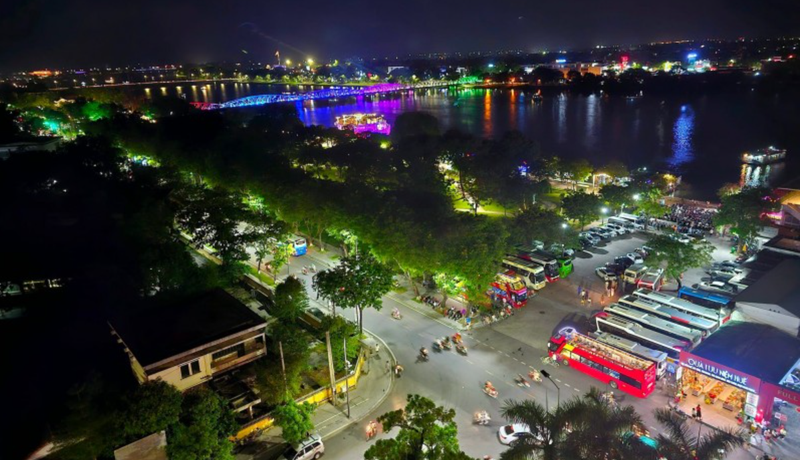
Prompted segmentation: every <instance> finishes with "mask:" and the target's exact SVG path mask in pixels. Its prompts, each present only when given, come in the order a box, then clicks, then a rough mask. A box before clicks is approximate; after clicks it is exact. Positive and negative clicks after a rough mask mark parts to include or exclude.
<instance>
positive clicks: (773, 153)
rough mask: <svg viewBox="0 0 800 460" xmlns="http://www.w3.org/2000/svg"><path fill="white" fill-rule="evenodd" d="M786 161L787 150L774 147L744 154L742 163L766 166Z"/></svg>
mask: <svg viewBox="0 0 800 460" xmlns="http://www.w3.org/2000/svg"><path fill="white" fill-rule="evenodd" d="M784 159H786V149H779V148H775V147H773V146H771V145H770V146H769V147H767V148H763V149H758V150H753V151H750V152H744V153H743V154H742V162H743V163H747V164H750V165H766V164H770V163H777V162H779V161H783V160H784Z"/></svg>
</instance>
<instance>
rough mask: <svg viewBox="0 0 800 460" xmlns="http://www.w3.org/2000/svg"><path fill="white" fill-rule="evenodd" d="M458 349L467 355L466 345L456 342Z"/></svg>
mask: <svg viewBox="0 0 800 460" xmlns="http://www.w3.org/2000/svg"><path fill="white" fill-rule="evenodd" d="M456 351H457V352H459V353H461V354H462V355H464V356H466V355H467V347H465V346H464V345H463V344H460V343H457V344H456Z"/></svg>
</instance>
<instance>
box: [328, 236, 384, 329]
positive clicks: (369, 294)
mask: <svg viewBox="0 0 800 460" xmlns="http://www.w3.org/2000/svg"><path fill="white" fill-rule="evenodd" d="M393 282H394V280H393V278H392V271H391V270H389V268H388V267H386V266H385V265H384V264H382V263H380V262H378V261H377V260H376V259H375V258H374V257H373V256H372V255H371V254H370V253H368V252H367V253H365V252H363V251H362V253H360V254H357V255H351V256H347V257H343V258H342V260H341V262H340V264H339V265H337V266H336V267H333V268H331V269H328V270H325V271H324V272H321V273H319V274H318V275H317V276H315V277H314V289H316V290H317V292H319V295H320V296H321V297H322V298H324V299H328V300H330V301H331V302H332V303H333V304H334V305H336V306H338V307H341V308H354V309H355V310H356V312H357V315H358V325H359V330H363V327H364V325H363V322H362V317H363V312H364V309H365V308H374V309H376V310H380V309H381V307H383V300H382V297H383V296H384V295H385V294H386V293H387V292H389V290H391V288H392V285H393Z"/></svg>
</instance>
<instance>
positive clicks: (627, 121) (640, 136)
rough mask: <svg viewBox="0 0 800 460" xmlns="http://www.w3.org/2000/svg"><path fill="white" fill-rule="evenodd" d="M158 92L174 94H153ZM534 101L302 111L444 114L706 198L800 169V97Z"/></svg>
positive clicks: (451, 120) (492, 99)
mask: <svg viewBox="0 0 800 460" xmlns="http://www.w3.org/2000/svg"><path fill="white" fill-rule="evenodd" d="M201 87H203V88H204V89H203V88H201ZM310 89H312V88H310V87H305V88H303V90H310ZM293 90H295V89H293V88H290V87H288V86H285V85H257V84H236V83H227V84H225V85H224V86H220V84H210V85H207V86H205V85H198V86H197V87H195V88H191V85H184V87H183V88H182V92H183V93H184V94H186V98H187V99H189V100H201V101H208V102H218V101H225V100H230V99H234V98H237V97H243V96H246V95H250V94H263V93H269V92H283V91H293ZM155 91H158V92H159V93H161V92H164V93H172V92H176V89H175V88H174V87H167V89H166V90H164V91H162V90H161V89H160V88H153V89H151V92H155ZM533 95H534V91H533V90H530V89H458V90H456V89H430V90H420V91H409V92H404V93H400V94H391V95H376V96H371V97H357V98H355V97H354V98H347V99H342V100H324V101H323V100H320V101H306V102H303V103H297V104H296V106H297V110H298V114H299V116H300V118H301V119H302V120H303V122H305V123H306V124H319V125H325V126H333V122H334V120H335V118H336V117H337V116H340V115H345V114H349V113H357V112H376V113H381V114H383V115H384V116H385V117H386V119H387V120H388V121H389V122H390V123H393V122H394V120H395V119H396V118H397V117H398V116H399V115H400V114H402V113H404V112H408V111H415V110H418V111H425V112H429V113H431V114H433V115H434V116H436V117H437V118H438V119H439V121H440V123H441V125H442V128H443V129H448V128H457V129H460V130H463V131H466V132H469V133H472V134H474V135H477V136H484V137H495V136H500V135H502V134H503V133H504V132H506V131H509V130H519V131H521V132H522V133H523V134H525V135H526V136H528V137H529V138H531V139H533V140H535V141H536V142H538V143H539V145H540V146H541V149H542V150H543V151H544V152H545V153H547V154H553V155H558V156H560V157H563V158H579V157H584V158H586V159H588V160H589V161H590V162H592V163H593V164H594V165H595V166H602V165H604V164H606V163H608V162H609V161H611V160H620V161H623V162H625V163H626V164H628V165H629V166H630V167H638V166H651V167H657V168H663V169H669V170H670V171H672V172H674V173H677V174H680V175H682V176H683V181H684V184H686V185H685V186H684V189H685V190H686V192H687V193H688V194H689V195H691V196H693V197H697V198H702V199H713V198H714V196H715V192H716V190H717V189H718V188H719V187H720V186H721V185H722V184H723V183H726V182H743V183H744V182H746V183H748V184H750V185H752V184H755V183H763V181H765V180H767V179H769V180H771V181H772V183H773V185H775V184H776V183H778V182H780V181H782V180H784V179H786V178H787V177H789V176H791V172H792V170H793V169H794V170H796V169H795V168H794V166H795V165H796V164H798V161H797V160H796V158H797V155H798V150H800V92H790V91H784V92H781V93H777V94H769V95H764V94H758V93H756V92H742V93H737V94H711V95H701V96H696V97H688V98H687V97H677V96H676V97H666V96H665V97H660V96H644V97H639V98H623V97H603V96H601V95H577V94H571V93H565V92H550V93H548V92H545V93H544V94H543V96H544V97H543V98H542V99H541V100H539V101H537V100H535V99H534V98H533ZM767 145H775V146H779V147H782V148H786V149H788V160H787V163H786V164H785V165H784V164H779V165H773V166H771V167H769V168H747V167H743V165H742V164H741V162H740V155H741V153H742V152H743V151H745V150H748V149H756V148H760V147H765V146H767Z"/></svg>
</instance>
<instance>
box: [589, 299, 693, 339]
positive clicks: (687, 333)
mask: <svg viewBox="0 0 800 460" xmlns="http://www.w3.org/2000/svg"><path fill="white" fill-rule="evenodd" d="M603 310H604V311H605V312H606V313H611V314H612V315H616V316H621V317H623V318H625V319H629V320H631V321H636V322H637V323H639V324H641V325H642V326H644V327H646V328H648V329H652V330H654V331H656V332H660V333H662V334H665V335H668V336H670V337H674V338H676V339H678V340H685V341H687V342H691V344H692V346H697V344H699V343H700V341H701V340H703V334H702V333H701V332H700V331H696V330H694V329H692V328H688V327H686V326H681V325H680V324H678V323H673V322H672V321H669V320H666V319H663V318H659V317H658V316H655V315H651V314H650V313H645V312H643V311H640V310H636V309H635V308H630V307H626V306H624V305H620V304H617V303H612V304H611V305H608V306H607V307H605V308H604V309H603Z"/></svg>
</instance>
